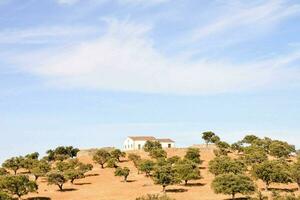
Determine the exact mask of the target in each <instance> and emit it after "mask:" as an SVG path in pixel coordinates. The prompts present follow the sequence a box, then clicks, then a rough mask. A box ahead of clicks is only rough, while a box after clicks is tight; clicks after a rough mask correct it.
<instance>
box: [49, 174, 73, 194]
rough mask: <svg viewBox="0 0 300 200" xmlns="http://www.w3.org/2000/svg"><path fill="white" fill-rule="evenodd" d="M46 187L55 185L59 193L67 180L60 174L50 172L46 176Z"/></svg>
mask: <svg viewBox="0 0 300 200" xmlns="http://www.w3.org/2000/svg"><path fill="white" fill-rule="evenodd" d="M47 181H48V185H57V186H58V188H59V190H60V191H63V185H64V184H65V183H66V182H67V181H68V179H67V178H66V177H65V176H64V174H63V173H61V172H52V173H50V174H48V175H47Z"/></svg>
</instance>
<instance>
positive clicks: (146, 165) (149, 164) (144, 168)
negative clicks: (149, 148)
mask: <svg viewBox="0 0 300 200" xmlns="http://www.w3.org/2000/svg"><path fill="white" fill-rule="evenodd" d="M154 166H155V163H154V162H153V161H152V160H141V161H140V162H139V170H140V171H141V172H145V173H146V176H150V174H151V172H152V170H153V169H154Z"/></svg>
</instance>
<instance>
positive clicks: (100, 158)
mask: <svg viewBox="0 0 300 200" xmlns="http://www.w3.org/2000/svg"><path fill="white" fill-rule="evenodd" d="M110 157H111V155H110V153H109V152H108V151H106V150H105V149H99V150H97V151H96V153H95V154H94V156H93V160H94V162H95V163H97V164H100V165H101V168H102V169H103V168H104V164H105V163H106V162H107V161H108V160H109V158H110Z"/></svg>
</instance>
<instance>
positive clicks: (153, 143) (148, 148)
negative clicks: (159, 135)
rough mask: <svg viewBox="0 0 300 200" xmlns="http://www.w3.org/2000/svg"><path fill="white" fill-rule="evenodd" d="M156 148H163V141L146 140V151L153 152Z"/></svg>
mask: <svg viewBox="0 0 300 200" xmlns="http://www.w3.org/2000/svg"><path fill="white" fill-rule="evenodd" d="M154 149H162V146H161V143H160V142H159V141H150V140H148V141H146V143H145V145H144V151H146V152H151V151H152V150H154Z"/></svg>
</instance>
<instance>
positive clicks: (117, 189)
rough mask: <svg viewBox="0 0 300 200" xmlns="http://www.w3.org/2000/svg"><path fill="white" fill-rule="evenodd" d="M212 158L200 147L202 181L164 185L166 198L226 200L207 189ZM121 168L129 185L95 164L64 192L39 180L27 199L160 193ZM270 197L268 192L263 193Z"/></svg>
mask: <svg viewBox="0 0 300 200" xmlns="http://www.w3.org/2000/svg"><path fill="white" fill-rule="evenodd" d="M185 152H186V149H179V148H175V149H168V150H167V153H168V157H170V156H174V155H178V156H183V155H184V154H185ZM134 153H137V154H140V155H141V156H142V157H145V158H146V157H147V154H146V153H145V152H143V151H136V152H134ZM78 157H79V159H80V160H81V161H82V162H85V163H93V162H92V157H91V156H90V155H88V153H86V152H81V153H80V154H79V156H78ZM213 158H214V154H213V149H211V148H209V149H207V148H201V159H202V160H203V161H204V162H203V164H202V165H201V175H202V177H203V178H202V179H200V180H197V181H191V183H190V185H189V186H184V185H183V184H182V185H175V186H168V187H167V189H168V191H167V195H168V196H170V197H173V198H175V199H177V200H223V199H229V198H230V197H229V196H224V195H217V194H215V193H214V192H213V190H212V189H211V188H210V184H211V182H212V180H213V178H214V176H213V175H212V174H210V173H209V172H208V169H207V167H208V162H209V161H210V160H211V159H213ZM120 165H121V166H126V167H129V168H130V170H131V171H130V175H129V177H128V179H129V182H126V183H125V182H122V178H121V177H115V176H114V169H109V168H106V169H101V168H100V166H99V165H94V169H93V171H91V172H89V173H88V174H89V175H90V176H87V177H86V178H84V179H81V180H76V181H75V184H74V185H71V184H70V183H67V184H65V186H64V188H65V191H64V192H60V191H58V188H57V187H56V186H53V185H50V186H49V185H47V183H46V182H45V181H43V179H41V180H40V181H39V183H38V184H39V190H38V193H37V194H31V195H30V196H28V197H44V198H41V199H43V200H47V199H51V200H135V198H136V197H139V196H142V195H145V194H159V193H161V190H162V188H161V186H159V185H155V184H154V183H153V181H152V180H151V178H148V177H145V175H143V174H138V172H137V170H136V168H135V167H134V165H133V163H132V162H130V161H126V160H124V161H123V162H122V163H121V164H120ZM258 186H259V187H261V188H263V187H264V185H263V184H262V183H261V182H258ZM273 187H277V188H281V189H292V188H297V186H296V185H294V184H290V185H273ZM265 194H266V195H268V196H269V195H270V194H269V193H265Z"/></svg>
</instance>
